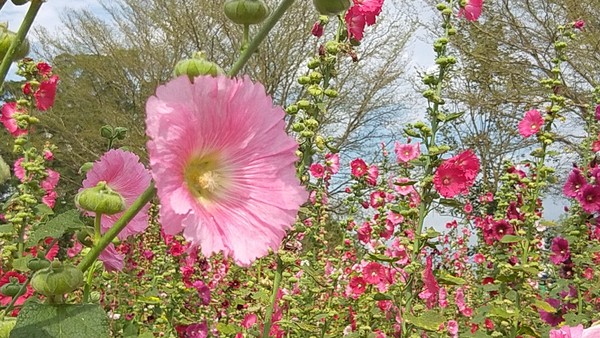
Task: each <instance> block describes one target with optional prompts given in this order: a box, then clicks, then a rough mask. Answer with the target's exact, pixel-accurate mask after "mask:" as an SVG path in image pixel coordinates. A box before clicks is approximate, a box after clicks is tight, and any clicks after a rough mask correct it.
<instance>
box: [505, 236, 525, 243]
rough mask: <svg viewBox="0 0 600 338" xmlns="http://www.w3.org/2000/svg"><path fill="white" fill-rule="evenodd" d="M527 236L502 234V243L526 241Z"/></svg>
mask: <svg viewBox="0 0 600 338" xmlns="http://www.w3.org/2000/svg"><path fill="white" fill-rule="evenodd" d="M524 240H525V238H523V237H521V236H515V235H504V236H502V239H501V240H500V243H505V244H507V243H517V242H522V241H524Z"/></svg>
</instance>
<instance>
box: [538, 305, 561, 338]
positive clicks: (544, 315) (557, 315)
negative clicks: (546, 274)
mask: <svg viewBox="0 0 600 338" xmlns="http://www.w3.org/2000/svg"><path fill="white" fill-rule="evenodd" d="M546 303H548V304H550V305H551V306H552V307H553V308H555V309H556V310H557V311H556V312H554V313H552V312H546V311H544V310H542V309H538V313H539V314H540V318H541V319H542V320H543V321H544V322H546V323H548V324H550V325H552V326H556V325H558V324H560V323H562V322H563V321H564V320H565V319H564V317H563V316H562V311H560V309H561V304H560V301H559V300H558V299H554V298H548V299H546ZM550 337H552V336H550Z"/></svg>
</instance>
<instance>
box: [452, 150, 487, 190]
mask: <svg viewBox="0 0 600 338" xmlns="http://www.w3.org/2000/svg"><path fill="white" fill-rule="evenodd" d="M446 162H447V163H449V164H453V165H454V166H456V167H458V168H461V169H462V170H463V171H464V172H465V178H466V179H467V185H468V186H472V185H473V183H474V182H475V178H476V177H477V174H479V159H478V158H477V155H475V152H474V151H473V150H471V149H467V150H465V151H463V152H462V153H460V154H458V155H456V156H453V157H451V158H449V159H448V160H447V161H446Z"/></svg>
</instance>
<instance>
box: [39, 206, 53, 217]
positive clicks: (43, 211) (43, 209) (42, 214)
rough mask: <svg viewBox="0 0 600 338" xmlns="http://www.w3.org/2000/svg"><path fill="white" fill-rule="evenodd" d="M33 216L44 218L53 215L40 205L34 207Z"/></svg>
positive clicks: (48, 208)
mask: <svg viewBox="0 0 600 338" xmlns="http://www.w3.org/2000/svg"><path fill="white" fill-rule="evenodd" d="M35 214H36V215H38V216H41V217H45V216H48V215H54V211H53V210H52V209H50V207H49V206H47V205H45V204H44V203H42V204H38V205H36V206H35Z"/></svg>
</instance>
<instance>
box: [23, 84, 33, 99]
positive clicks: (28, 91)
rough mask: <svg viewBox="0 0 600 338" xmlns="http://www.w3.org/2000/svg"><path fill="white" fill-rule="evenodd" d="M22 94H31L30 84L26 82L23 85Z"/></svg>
mask: <svg viewBox="0 0 600 338" xmlns="http://www.w3.org/2000/svg"><path fill="white" fill-rule="evenodd" d="M23 94H25V95H27V96H29V95H31V94H33V89H32V88H31V82H27V83H25V84H24V85H23Z"/></svg>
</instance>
